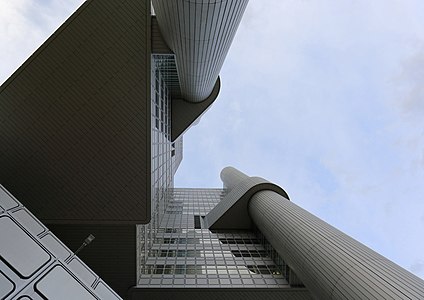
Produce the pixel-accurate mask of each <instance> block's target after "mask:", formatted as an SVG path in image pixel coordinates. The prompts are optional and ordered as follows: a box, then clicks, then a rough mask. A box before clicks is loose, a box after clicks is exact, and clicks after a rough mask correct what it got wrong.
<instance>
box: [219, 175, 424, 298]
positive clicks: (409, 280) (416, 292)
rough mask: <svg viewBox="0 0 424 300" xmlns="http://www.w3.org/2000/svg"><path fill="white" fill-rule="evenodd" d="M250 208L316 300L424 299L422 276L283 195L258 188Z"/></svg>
mask: <svg viewBox="0 0 424 300" xmlns="http://www.w3.org/2000/svg"><path fill="white" fill-rule="evenodd" d="M224 170H225V169H224ZM230 170H231V169H230ZM236 171H237V170H236ZM237 172H238V173H241V172H239V171H237ZM237 172H224V171H223V173H225V174H226V175H225V176H222V174H221V178H222V179H223V180H224V185H227V184H230V185H235V184H236V183H235V182H236V181H237V180H238V178H240V177H241V175H240V174H238V173H237ZM232 174H233V175H234V176H231V175H232ZM241 174H243V173H241ZM243 175H244V174H243ZM245 176H246V175H245ZM248 210H249V214H250V217H251V218H252V220H253V222H254V224H255V225H256V226H257V227H258V229H259V230H260V231H261V232H262V233H263V234H264V236H265V237H266V238H267V240H268V241H269V242H270V243H271V245H272V246H273V247H274V248H275V249H276V251H277V252H278V253H279V254H280V255H281V257H282V258H283V259H284V260H285V261H286V262H287V263H288V265H289V266H290V267H291V268H292V269H293V270H294V271H295V272H296V274H297V275H298V276H299V277H300V278H301V280H302V281H303V283H304V284H305V286H306V287H307V288H308V289H309V290H310V291H311V293H312V294H313V295H314V297H316V298H317V299H352V300H357V299H424V281H423V280H422V279H420V278H418V277H417V276H415V275H413V274H412V273H410V272H408V271H406V270H405V269H403V268H401V267H400V266H398V265H396V264H395V263H393V262H391V261H390V260H388V259H386V258H385V257H383V256H381V255H380V254H378V253H376V252H375V251H373V250H371V249H370V248H368V247H366V246H364V245H363V244H361V243H359V242H358V241H356V240H354V239H352V238H351V237H349V236H347V235H346V234H344V233H343V232H341V231H339V230H337V229H336V228H334V227H332V226H331V225H329V224H327V223H326V222H324V221H322V220H321V219H319V218H317V217H315V216H314V215H312V214H310V213H309V212H307V211H306V210H304V209H302V208H300V207H299V206H297V205H296V204H294V203H292V202H290V201H288V200H287V199H286V198H284V197H283V196H281V195H279V194H277V193H275V192H273V191H269V190H262V191H259V192H257V193H256V194H254V195H253V196H252V197H251V199H250V201H249V204H248Z"/></svg>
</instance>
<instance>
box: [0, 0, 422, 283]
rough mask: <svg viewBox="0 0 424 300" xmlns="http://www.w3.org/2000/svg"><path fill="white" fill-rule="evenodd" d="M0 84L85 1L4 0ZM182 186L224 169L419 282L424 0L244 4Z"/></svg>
mask: <svg viewBox="0 0 424 300" xmlns="http://www.w3.org/2000/svg"><path fill="white" fill-rule="evenodd" d="M0 3H1V10H0V38H1V39H0V41H1V47H0V59H1V63H0V81H1V82H3V81H4V80H6V79H7V77H8V76H9V75H10V74H11V73H12V72H13V71H14V70H15V69H16V68H17V67H18V66H19V65H20V64H21V63H22V62H23V61H24V60H25V59H26V58H27V57H28V56H29V55H30V54H31V53H32V52H33V51H34V50H35V49H36V48H37V47H38V46H39V45H40V44H41V43H42V42H43V41H44V40H45V39H46V38H47V37H48V36H49V35H50V34H51V33H52V32H53V31H54V30H55V29H56V28H57V27H58V26H59V25H60V24H61V23H62V22H63V21H64V20H65V19H66V17H67V16H68V15H69V14H71V13H72V11H73V10H75V9H76V8H77V7H78V6H79V5H80V4H81V3H82V1H81V0H49V1H33V0H14V1H6V0H0ZM221 79H222V89H221V93H220V96H219V98H218V99H217V101H216V103H214V105H213V106H212V108H211V109H210V110H209V111H208V112H207V113H206V114H205V115H204V116H203V118H202V120H201V122H200V123H199V124H198V125H197V126H195V127H193V128H191V130H190V131H189V132H187V133H186V135H185V136H184V144H185V145H184V147H185V149H184V160H183V163H182V165H181V166H180V169H179V170H178V172H177V179H176V185H177V186H187V187H194V186H199V187H217V186H221V185H222V184H221V182H220V180H219V172H220V171H221V169H222V168H223V167H225V166H228V165H232V166H235V167H237V168H239V169H240V170H241V171H243V172H245V173H247V174H249V175H252V176H253V175H254V176H262V177H264V178H266V179H268V180H270V181H273V182H275V183H277V184H279V185H280V186H282V187H283V188H284V189H285V190H286V191H287V192H288V194H289V195H290V197H291V199H292V201H294V202H295V203H297V204H299V205H300V206H301V207H303V208H305V209H307V210H309V211H310V212H312V213H313V214H315V215H317V216H319V217H320V218H322V219H324V220H325V221H327V222H329V223H330V224H332V225H334V226H335V227H337V228H339V229H340V230H342V231H344V232H346V233H347V234H349V235H351V236H353V237H354V238H356V239H357V240H359V241H361V242H362V243H364V244H366V245H368V246H369V247H371V248H373V249H374V250H376V251H377V252H379V253H381V254H383V255H384V256H386V257H388V258H389V259H391V260H393V261H395V262H396V263H398V264H400V265H401V266H403V267H404V268H406V269H408V270H410V271H412V272H413V273H415V274H416V275H418V276H420V277H421V278H424V238H423V237H424V196H423V195H424V118H423V116H424V2H423V1H421V0H416V1H412V0H374V1H372V2H371V1H365V0H357V1H354V0H341V1H337V2H336V1H330V0H316V1H312V0H269V1H262V0H250V3H249V5H248V8H247V11H246V13H245V16H244V19H243V21H242V24H241V25H240V28H239V31H238V33H237V35H236V38H235V40H234V42H233V46H232V48H231V49H230V52H229V54H228V56H227V59H226V62H225V64H224V67H223V69H222V71H221Z"/></svg>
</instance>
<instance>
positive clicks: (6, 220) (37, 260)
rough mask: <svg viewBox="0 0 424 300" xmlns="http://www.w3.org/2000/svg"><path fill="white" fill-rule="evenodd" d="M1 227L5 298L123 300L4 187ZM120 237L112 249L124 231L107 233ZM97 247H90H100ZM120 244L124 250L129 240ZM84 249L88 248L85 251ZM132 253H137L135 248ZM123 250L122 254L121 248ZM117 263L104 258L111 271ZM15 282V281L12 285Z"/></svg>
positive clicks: (0, 283) (0, 290)
mask: <svg viewBox="0 0 424 300" xmlns="http://www.w3.org/2000/svg"><path fill="white" fill-rule="evenodd" d="M0 223H1V225H0V257H1V259H0V298H1V299H6V300H7V299H24V298H25V295H31V299H33V300H37V299H45V298H53V299H57V298H60V299H83V298H84V299H86V298H90V299H95V298H94V296H93V294H94V295H96V296H97V297H98V298H96V299H110V300H112V299H116V300H118V299H121V298H119V297H118V296H117V295H116V294H115V292H114V291H113V290H112V289H111V288H110V287H109V286H108V285H107V284H106V283H105V282H104V281H103V280H101V279H100V278H99V276H98V274H96V273H95V272H93V270H92V269H90V268H89V267H88V266H87V265H86V264H84V263H83V261H82V260H81V259H80V258H79V257H77V256H76V255H75V254H74V253H73V252H72V251H71V249H69V248H68V247H66V246H65V245H64V243H62V241H60V240H59V239H58V238H57V237H56V236H55V235H54V234H53V233H52V232H51V231H49V229H48V228H46V227H45V226H44V225H43V224H42V223H41V222H40V221H39V220H37V218H35V217H34V215H33V214H31V212H30V211H28V210H27V209H26V208H25V207H24V206H22V204H21V203H20V202H19V201H18V200H17V199H16V198H14V197H13V196H12V195H11V194H10V193H9V192H8V191H7V190H6V189H4V188H3V186H1V185H0ZM90 232H91V230H90ZM117 233H118V234H120V236H118V237H117V238H114V239H113V240H114V242H113V243H112V242H111V243H110V244H111V245H112V248H113V247H116V245H117V242H119V239H121V238H122V237H121V236H122V231H118V232H114V231H110V230H109V231H108V234H109V236H110V235H112V236H113V235H114V234H117ZM96 234H97V233H96ZM87 236H88V234H87V235H85V236H84V234H83V235H82V236H80V237H79V240H77V241H76V244H75V247H73V248H72V249H73V250H76V249H77V248H78V247H79V245H81V244H82V242H83V241H84V239H85V238H86V237H87ZM97 238H100V240H98V241H99V242H100V244H101V243H104V241H103V240H102V238H104V236H103V237H102V236H101V235H98V236H97ZM97 238H96V239H95V240H94V241H96V240H97ZM93 243H94V242H92V244H91V245H89V246H88V247H91V246H92V245H95V244H93ZM111 245H109V246H111ZM120 246H121V247H122V248H123V249H125V246H126V244H125V242H124V243H123V245H120ZM127 249H129V248H128V247H127ZM85 250H87V248H86V249H84V250H83V251H85ZM100 250H102V249H100ZM131 250H132V252H134V249H131ZM91 251H93V249H91ZM118 251H120V252H121V253H120V254H122V250H121V249H118ZM80 253H82V252H80ZM101 253H102V252H101V251H99V252H98V253H96V255H97V256H98V257H97V258H96V259H97V260H99V257H102V255H101ZM117 254H118V253H115V255H117ZM129 257H131V256H129ZM103 258H104V257H103ZM127 259H128V258H127ZM116 261H117V260H113V259H110V258H108V259H106V258H104V263H105V266H108V267H109V266H111V264H112V265H113V264H116ZM132 269H133V268H131V270H132ZM118 273H119V272H118ZM58 275H61V276H58ZM120 275H122V274H120ZM115 276H118V274H116V275H115ZM124 278H125V277H124ZM5 279H6V282H7V283H9V284H8V286H5V285H4V284H5V281H4V280H5ZM120 280H121V279H120ZM11 282H13V285H12V286H11V285H10V283H11ZM40 287H41V288H40ZM5 289H6V290H5ZM40 293H41V295H40ZM65 293H66V295H64V294H65ZM52 294H54V295H52ZM58 294H59V295H58ZM49 296H50V297H49ZM25 299H27V298H25Z"/></svg>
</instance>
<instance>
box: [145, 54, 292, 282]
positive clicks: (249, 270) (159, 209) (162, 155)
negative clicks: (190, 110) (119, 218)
mask: <svg viewBox="0 0 424 300" xmlns="http://www.w3.org/2000/svg"><path fill="white" fill-rule="evenodd" d="M177 81H178V74H177V73H176V67H175V60H174V57H173V56H172V55H153V56H152V70H151V135H152V136H151V141H152V143H151V147H152V148H151V153H152V161H151V169H152V173H151V176H152V177H151V179H152V186H151V195H152V199H151V203H152V205H151V208H152V209H151V213H152V215H151V216H152V218H151V222H150V223H149V224H146V225H138V226H137V234H138V236H137V239H138V251H137V253H138V266H137V267H138V269H137V272H138V276H139V282H138V287H140V288H142V287H149V288H154V287H161V288H165V287H168V288H169V287H182V288H183V287H216V288H218V287H256V288H257V287H260V288H287V287H290V285H289V282H288V281H287V280H286V279H287V278H289V277H288V275H289V273H288V271H287V270H288V269H287V267H286V265H285V264H284V262H283V261H282V260H281V259H279V258H278V255H277V256H276V252H275V251H273V249H271V248H272V247H271V248H270V245H269V244H268V243H266V240H265V239H264V238H263V237H262V236H261V235H258V233H256V232H255V231H250V232H248V231H238V232H237V231H236V232H211V231H210V230H209V229H207V228H205V226H204V221H203V217H204V216H205V215H206V214H208V212H209V211H210V210H212V209H213V208H214V207H215V206H216V204H218V203H219V202H220V201H221V200H222V199H223V198H224V196H225V194H226V190H224V189H174V187H173V176H174V174H175V172H176V170H177V168H178V166H179V164H180V162H181V160H182V147H183V143H182V138H179V139H177V140H176V141H174V142H172V141H171V95H173V96H174V97H175V95H178V94H179V90H178V89H177V88H176V87H177V86H178V84H176V82H177Z"/></svg>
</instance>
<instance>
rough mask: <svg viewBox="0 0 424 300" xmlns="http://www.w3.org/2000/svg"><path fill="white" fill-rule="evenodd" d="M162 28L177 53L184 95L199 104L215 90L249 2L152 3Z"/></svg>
mask: <svg viewBox="0 0 424 300" xmlns="http://www.w3.org/2000/svg"><path fill="white" fill-rule="evenodd" d="M152 3H153V7H154V9H155V12H156V18H157V21H158V23H159V27H160V29H161V32H162V34H163V37H164V39H165V41H166V42H167V43H168V46H169V47H170V48H171V49H172V51H174V53H175V56H176V62H177V69H178V75H179V79H180V87H181V95H182V98H184V99H185V100H187V101H191V102H200V101H203V100H204V99H206V98H207V97H208V96H209V95H210V94H211V93H212V90H213V88H214V85H215V82H216V80H217V78H218V75H219V71H220V70H221V67H222V64H223V62H224V59H225V56H226V55H227V52H228V49H229V48H230V46H231V42H232V40H233V38H234V35H235V33H236V30H237V27H238V25H239V23H240V21H241V18H242V16H243V12H244V10H245V8H246V6H247V3H248V0H172V1H167V0H153V1H152Z"/></svg>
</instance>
